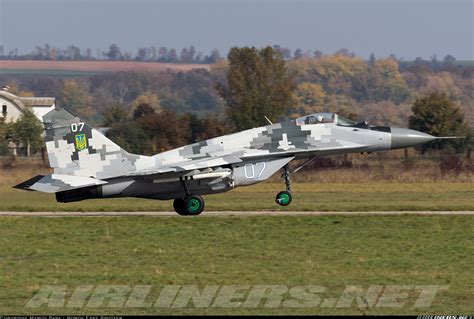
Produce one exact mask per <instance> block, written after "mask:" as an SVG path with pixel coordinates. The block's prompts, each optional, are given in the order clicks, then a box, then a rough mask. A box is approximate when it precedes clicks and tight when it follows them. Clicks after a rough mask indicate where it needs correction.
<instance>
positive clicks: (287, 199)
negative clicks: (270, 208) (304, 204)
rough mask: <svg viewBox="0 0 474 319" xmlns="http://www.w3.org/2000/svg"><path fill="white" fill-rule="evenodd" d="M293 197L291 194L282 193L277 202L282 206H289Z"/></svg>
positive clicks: (278, 195)
mask: <svg viewBox="0 0 474 319" xmlns="http://www.w3.org/2000/svg"><path fill="white" fill-rule="evenodd" d="M292 199H293V196H291V193H290V192H287V191H281V192H279V193H278V194H277V195H276V197H275V202H276V203H277V204H278V205H280V206H288V205H290V203H291V200H292Z"/></svg>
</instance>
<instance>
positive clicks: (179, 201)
mask: <svg viewBox="0 0 474 319" xmlns="http://www.w3.org/2000/svg"><path fill="white" fill-rule="evenodd" d="M173 208H174V210H175V211H176V212H177V213H178V214H179V215H182V216H186V215H187V213H186V210H185V209H184V198H176V199H175V200H174V202H173Z"/></svg>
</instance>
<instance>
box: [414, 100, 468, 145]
mask: <svg viewBox="0 0 474 319" xmlns="http://www.w3.org/2000/svg"><path fill="white" fill-rule="evenodd" d="M412 111H413V115H412V116H411V117H410V120H409V123H410V128H412V129H415V130H418V131H421V132H424V133H428V134H431V135H433V136H466V134H467V132H468V129H467V125H466V123H465V122H464V115H463V114H462V112H461V111H460V109H459V107H457V106H455V105H454V104H453V103H452V102H451V100H450V99H449V98H448V96H447V95H446V94H445V93H439V92H433V93H430V94H429V95H427V96H424V97H422V98H419V99H417V100H416V101H415V103H414V104H413V107H412ZM465 145H466V139H457V140H438V141H434V142H432V143H428V144H424V145H421V146H420V150H421V151H422V152H424V151H426V150H430V149H446V148H449V147H453V148H455V149H456V150H462V149H463V148H464V147H465Z"/></svg>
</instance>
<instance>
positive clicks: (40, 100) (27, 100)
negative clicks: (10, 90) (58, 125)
mask: <svg viewBox="0 0 474 319" xmlns="http://www.w3.org/2000/svg"><path fill="white" fill-rule="evenodd" d="M19 99H20V100H21V101H22V102H23V104H24V105H26V106H35V107H38V106H39V107H42V106H43V107H50V106H52V105H53V104H54V100H55V98H54V97H19Z"/></svg>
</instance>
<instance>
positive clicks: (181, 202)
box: [173, 195, 205, 216]
mask: <svg viewBox="0 0 474 319" xmlns="http://www.w3.org/2000/svg"><path fill="white" fill-rule="evenodd" d="M204 206H205V204H204V199H203V198H202V197H201V196H199V195H188V196H186V197H185V198H176V199H175V200H174V202H173V208H174V210H175V211H176V212H177V213H178V214H179V215H182V216H193V215H199V214H201V213H202V212H203V210H204Z"/></svg>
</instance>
